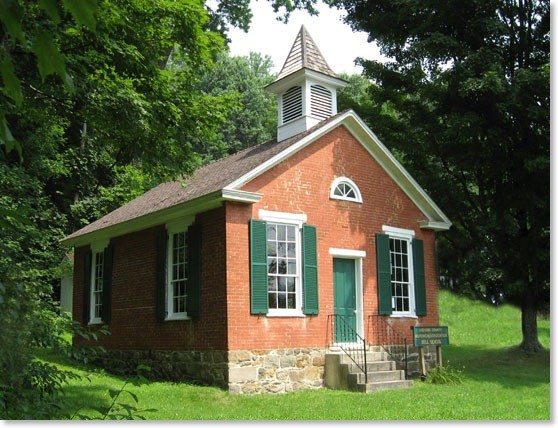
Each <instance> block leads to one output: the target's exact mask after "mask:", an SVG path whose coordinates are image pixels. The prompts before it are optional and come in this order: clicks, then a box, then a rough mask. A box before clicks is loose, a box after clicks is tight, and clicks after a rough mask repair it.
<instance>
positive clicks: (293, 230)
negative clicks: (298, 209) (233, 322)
mask: <svg viewBox="0 0 558 428" xmlns="http://www.w3.org/2000/svg"><path fill="white" fill-rule="evenodd" d="M260 218H262V219H263V220H251V221H250V263H251V270H250V285H251V288H250V293H251V302H250V307H251V313H252V314H268V315H271V316H302V315H303V314H317V313H318V280H317V250H316V243H317V242H316V228H315V227H314V226H310V225H307V224H304V222H305V221H306V216H305V215H303V214H288V213H275V212H271V211H265V210H260Z"/></svg>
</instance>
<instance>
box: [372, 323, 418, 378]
mask: <svg viewBox="0 0 558 428" xmlns="http://www.w3.org/2000/svg"><path fill="white" fill-rule="evenodd" d="M366 337H367V338H368V344H369V345H370V346H380V347H382V349H383V350H384V351H386V352H387V353H388V354H389V355H390V356H391V358H392V359H393V360H394V361H395V362H396V363H398V362H399V363H400V366H401V360H402V361H403V363H404V365H403V370H405V379H407V373H408V359H409V358H408V357H409V355H408V348H409V347H408V344H407V338H406V337H405V336H403V335H402V334H401V333H399V332H398V331H397V330H395V329H394V328H393V326H392V325H391V324H390V323H389V322H388V321H387V320H386V317H384V316H381V315H369V316H368V326H367V335H366ZM402 354H403V358H401V355H402Z"/></svg>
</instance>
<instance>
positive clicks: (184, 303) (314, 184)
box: [64, 27, 451, 393]
mask: <svg viewBox="0 0 558 428" xmlns="http://www.w3.org/2000/svg"><path fill="white" fill-rule="evenodd" d="M344 84H345V82H344V81H342V80H341V79H339V78H338V77H337V76H336V75H335V73H334V72H333V71H332V70H331V69H330V67H329V66H328V64H327V62H326V61H325V60H324V58H323V56H322V54H321V53H320V51H319V49H318V48H317V46H316V44H315V43H314V41H313V40H312V38H311V37H310V35H309V34H308V32H307V30H306V29H305V28H304V27H302V28H301V30H300V32H299V33H298V35H297V37H296V40H295V42H294V44H293V47H292V49H291V51H290V53H289V56H288V58H287V60H286V62H285V64H284V66H283V69H282V70H281V72H280V73H279V75H278V77H277V79H276V81H275V82H273V83H272V84H271V85H269V86H268V88H267V89H268V90H270V91H272V92H273V93H276V94H277V96H278V103H279V115H278V116H279V117H278V122H279V123H278V131H277V139H276V140H273V141H268V142H265V143H263V144H261V145H258V146H255V147H251V148H248V149H246V150H244V151H242V152H239V153H236V154H234V155H232V156H229V157H227V158H225V159H222V160H219V161H215V162H213V163H211V164H208V165H206V166H204V167H202V168H200V169H199V170H197V171H196V172H195V173H194V174H193V175H192V176H190V177H187V178H185V179H184V180H183V181H176V182H169V183H165V184H161V185H159V186H157V187H155V188H153V189H152V190H150V191H148V192H146V193H145V194H143V195H142V196H140V197H138V198H136V199H134V200H132V201H131V202H129V203H127V204H125V205H124V206H122V207H120V208H118V209H117V210H115V211H113V212H111V213H109V214H107V215H106V216H104V217H102V218H100V219H99V220H97V221H95V222H93V223H91V224H89V225H88V226H86V227H84V228H82V229H81V230H78V231H76V232H74V233H73V234H71V235H69V236H68V237H66V238H65V239H64V243H65V244H67V245H68V246H71V247H74V248H75V250H74V257H75V263H74V292H73V308H74V311H73V313H74V319H76V320H78V321H81V322H82V323H83V324H84V325H106V326H107V327H108V329H109V330H110V332H111V334H110V335H109V336H106V337H103V338H102V339H101V344H102V345H103V346H104V347H105V348H106V349H107V350H108V354H107V355H108V358H107V359H106V360H105V365H106V366H107V368H113V369H127V368H133V367H135V366H136V365H137V364H138V363H143V364H147V365H149V366H151V367H152V370H153V373H154V375H156V376H158V377H161V378H167V379H173V380H186V381H199V382H203V383H206V384H213V385H218V386H221V387H223V388H226V389H228V390H230V391H231V392H235V393H260V392H288V391H291V390H295V389H301V388H320V387H324V386H326V387H345V388H346V387H349V388H350V387H353V388H355V389H358V388H357V387H356V385H357V384H359V385H362V384H366V383H376V384H378V385H384V386H385V387H390V386H408V385H409V381H405V377H404V375H403V376H402V375H401V373H400V370H399V369H400V368H401V365H400V364H396V363H401V361H395V362H393V361H390V360H393V359H394V358H395V359H397V358H396V357H390V356H389V355H387V354H385V353H384V348H385V349H386V350H387V349H388V348H389V346H392V345H401V344H402V343H403V342H402V340H404V339H407V340H410V339H411V337H412V331H411V329H410V327H411V326H418V325H436V324H437V323H438V306H437V305H438V303H437V302H438V300H437V299H438V296H437V289H438V285H437V275H436V253H435V233H436V232H437V231H444V230H447V229H448V228H449V227H450V226H451V223H450V221H449V220H448V219H447V217H446V216H445V215H444V213H443V212H442V211H441V210H440V208H438V207H437V206H436V204H435V203H434V202H433V201H432V200H431V199H430V198H429V197H428V195H427V194H426V193H425V191H424V190H423V189H422V188H421V187H420V185H419V184H418V183H417V182H416V181H415V180H414V179H413V178H412V177H411V176H410V175H409V173H408V172H407V171H406V170H405V169H404V168H403V167H402V166H401V164H400V163H399V162H398V161H397V160H396V159H395V158H394V156H393V155H392V154H391V153H390V152H389V150H388V149H387V148H386V147H385V146H384V145H383V144H382V143H381V142H380V141H379V140H378V138H377V137H376V136H375V135H374V133H373V132H372V131H371V130H370V129H369V128H368V126H367V125H366V124H364V122H363V121H362V120H361V119H360V118H359V117H358V116H357V115H356V114H355V113H354V112H353V111H350V110H349V111H344V112H339V113H338V112H337V103H336V90H337V89H338V88H340V87H342V86H344ZM355 350H356V351H358V350H360V351H362V352H363V354H364V355H365V356H367V357H368V363H367V364H368V365H370V364H372V363H373V365H375V367H374V368H372V369H369V368H368V367H367V365H366V364H365V365H364V369H363V370H362V372H363V373H366V372H367V371H370V370H373V371H375V372H376V373H370V374H369V375H368V376H366V377H364V378H363V376H362V373H359V369H358V367H357V368H356V369H354V367H353V366H352V365H354V364H356V365H357V366H360V368H361V369H362V368H363V366H362V363H360V364H359V358H361V357H356V356H355V355H356V354H355ZM366 351H368V353H367V352H366ZM373 354H380V357H378V358H376V356H375V355H373ZM359 355H360V354H359ZM347 357H350V360H348V359H347ZM376 360H378V361H376ZM376 363H377V364H376ZM343 366H346V369H345V372H343V368H342V367H343ZM355 370H356V372H355ZM351 373H353V374H352V375H351ZM390 373H391V374H390ZM394 373H395V378H393V374H394ZM351 376H352V377H351ZM351 379H352V380H351ZM363 379H365V380H363ZM390 382H391V383H390ZM365 389H366V388H365Z"/></svg>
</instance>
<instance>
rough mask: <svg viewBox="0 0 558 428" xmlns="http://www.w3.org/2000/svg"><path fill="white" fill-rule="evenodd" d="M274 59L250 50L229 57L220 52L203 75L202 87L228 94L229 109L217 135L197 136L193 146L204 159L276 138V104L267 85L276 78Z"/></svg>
mask: <svg viewBox="0 0 558 428" xmlns="http://www.w3.org/2000/svg"><path fill="white" fill-rule="evenodd" d="M272 65H273V64H272V63H271V58H270V57H268V56H266V57H262V56H261V55H260V54H257V53H254V52H252V53H250V55H249V56H248V57H230V56H229V55H228V54H227V53H225V52H223V53H221V54H220V55H219V56H218V57H217V59H216V61H215V67H213V68H210V69H207V70H206V72H205V73H204V74H203V76H202V78H201V80H200V83H199V90H200V91H202V92H203V93H206V94H209V95H212V96H215V97H226V99H227V103H228V107H229V109H228V111H227V112H226V113H225V115H224V117H223V119H224V120H223V122H222V123H221V124H220V126H219V128H218V130H217V132H216V133H215V135H214V138H211V139H201V138H196V139H195V140H194V141H195V142H194V148H195V150H196V152H198V153H200V154H202V156H203V161H204V162H208V161H211V160H216V159H220V158H221V157H223V156H226V155H230V154H233V153H236V152H238V151H240V150H242V149H245V148H247V147H252V146H254V145H256V144H260V143H262V142H265V141H268V140H270V139H272V138H274V137H275V133H276V129H277V128H276V127H277V103H276V99H275V96H274V95H273V94H271V93H269V92H268V91H266V90H265V89H264V88H265V86H266V85H268V84H270V83H271V82H272V81H273V80H274V77H273V76H272V75H271V74H270V70H271V67H272Z"/></svg>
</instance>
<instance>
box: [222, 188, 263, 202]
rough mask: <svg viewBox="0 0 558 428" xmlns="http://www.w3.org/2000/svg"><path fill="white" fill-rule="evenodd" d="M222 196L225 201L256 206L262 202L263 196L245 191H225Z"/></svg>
mask: <svg viewBox="0 0 558 428" xmlns="http://www.w3.org/2000/svg"><path fill="white" fill-rule="evenodd" d="M221 195H222V197H223V200H224V201H230V202H241V203H245V204H254V203H256V202H260V200H261V199H262V196H263V195H262V194H260V193H254V192H246V191H244V190H236V189H223V190H221Z"/></svg>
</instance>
